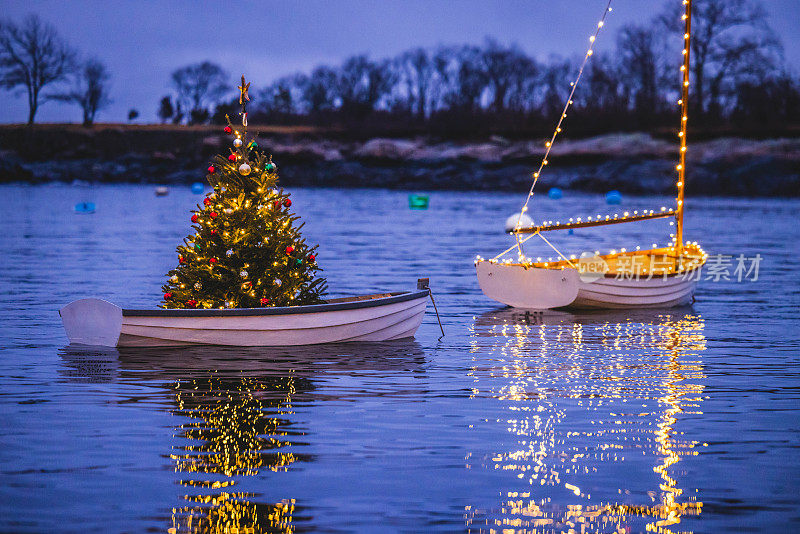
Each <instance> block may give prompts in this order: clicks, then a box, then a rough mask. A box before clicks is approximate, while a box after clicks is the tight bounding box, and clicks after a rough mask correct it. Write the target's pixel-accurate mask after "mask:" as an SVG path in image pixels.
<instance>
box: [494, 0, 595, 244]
mask: <svg viewBox="0 0 800 534" xmlns="http://www.w3.org/2000/svg"><path fill="white" fill-rule="evenodd" d="M610 11H611V0H608V3H607V4H606V9H605V10H604V11H603V16H602V17H601V18H600V22H598V23H597V29H596V30H595V32H594V35H593V36H592V37H591V38H590V39H589V49H588V50H587V51H586V56H584V58H583V63H581V68H580V69H579V70H578V76H577V77H576V78H575V81H574V82H572V90H571V91H570V93H569V97H568V98H567V102H566V104H564V110H563V111H562V112H561V116H560V117H559V119H558V123H557V124H556V129H555V130H554V131H553V135H552V136H551V137H550V141H549V142H547V143H546V145H545V146H546V149H545V152H544V157H543V158H542V162H541V163H540V164H539V169H538V170H537V171H536V172H534V173H533V183H532V184H531V188H530V190H529V191H528V197H527V198H526V199H525V204H523V206H522V209H521V210H520V211H519V217H517V224H516V225H515V226H514V227H515V228H517V229H518V228H519V227H520V221H522V215H523V214H524V213H525V212H526V211H528V204H529V203H530V201H531V197H532V196H533V188H534V187H536V182H538V181H539V175H540V174H541V172H542V169H543V168H544V166H545V165H547V157H548V156H549V155H550V150H551V149H552V148H553V143H555V140H556V136H557V135H558V134H559V132H561V123H563V122H564V119H565V118H567V110H568V109H569V106H570V105H571V104H572V96H573V95H574V94H575V89H577V87H578V82H579V81H580V80H581V76H582V75H583V69H584V68H585V67H586V64H587V63H588V61H589V58H590V57H591V55H592V54H593V53H594V52H593V48H594V43H595V41H596V40H597V36H598V35H599V34H600V29H601V28H602V27H603V25H604V24H605V21H606V15H608V13H609V12H610ZM534 235H535V234H534ZM516 239H517V244H516V246H517V247H518V248H519V254H520V255H521V256H522V255H524V253H523V251H522V246H521V245H522V243H524V242H525V241H527V239H526V240H525V241H520V238H519V234H516ZM551 246H552V245H551ZM513 249H514V247H511V249H509V250H513ZM506 252H508V251H506ZM503 254H505V252H504V253H503ZM501 256H502V254H501Z"/></svg>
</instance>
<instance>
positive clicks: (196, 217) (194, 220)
mask: <svg viewBox="0 0 800 534" xmlns="http://www.w3.org/2000/svg"><path fill="white" fill-rule="evenodd" d="M199 220H200V219H199V217H198V216H197V215H196V214H195V215H192V222H193V223H196V222H197V221H199Z"/></svg>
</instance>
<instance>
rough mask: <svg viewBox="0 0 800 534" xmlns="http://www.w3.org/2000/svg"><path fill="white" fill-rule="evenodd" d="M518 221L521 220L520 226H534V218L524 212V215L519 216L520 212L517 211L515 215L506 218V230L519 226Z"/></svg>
mask: <svg viewBox="0 0 800 534" xmlns="http://www.w3.org/2000/svg"><path fill="white" fill-rule="evenodd" d="M517 221H519V227H520V228H528V227H530V226H533V219H531V218H530V217H528V216H527V215H525V214H524V213H523V214H522V217H520V216H519V213H515V214H514V215H512V216H511V217H509V218H508V219H506V224H505V231H506V232H510V231H511V230H513V229H514V228H515V227H516V226H517Z"/></svg>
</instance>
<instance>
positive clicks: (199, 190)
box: [192, 182, 206, 195]
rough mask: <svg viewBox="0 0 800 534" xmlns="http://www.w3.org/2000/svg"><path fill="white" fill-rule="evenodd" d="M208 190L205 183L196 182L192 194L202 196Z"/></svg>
mask: <svg viewBox="0 0 800 534" xmlns="http://www.w3.org/2000/svg"><path fill="white" fill-rule="evenodd" d="M205 190H206V186H205V185H203V182H195V183H193V184H192V193H194V194H195V195H202V194H203V191H205Z"/></svg>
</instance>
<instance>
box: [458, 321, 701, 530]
mask: <svg viewBox="0 0 800 534" xmlns="http://www.w3.org/2000/svg"><path fill="white" fill-rule="evenodd" d="M702 330H703V321H702V319H701V318H700V317H699V316H697V315H693V314H677V315H676V314H672V315H670V314H663V315H660V314H638V315H637V314H633V315H631V314H630V313H628V314H617V315H614V314H604V315H600V316H597V315H583V316H581V315H571V314H558V313H557V312H556V313H555V314H549V315H544V316H543V315H537V314H530V313H528V314H525V313H524V312H522V313H520V312H519V311H514V312H512V311H501V312H495V313H492V314H487V315H486V316H484V317H481V318H478V319H477V320H476V323H475V327H474V332H473V341H472V345H473V347H472V348H473V352H474V353H475V354H476V356H475V361H476V366H475V367H474V369H473V376H474V377H475V384H476V385H475V388H474V390H473V395H474V396H476V397H477V396H490V397H494V398H497V399H500V400H502V401H505V402H507V403H508V404H507V406H508V417H507V419H506V420H503V421H497V423H501V424H503V425H505V426H506V428H507V429H508V431H509V432H511V433H512V434H513V435H515V436H516V437H517V446H516V447H515V449H514V450H505V451H498V452H496V453H495V454H493V455H491V457H490V458H489V457H486V458H468V461H469V462H470V464H471V465H475V464H479V466H480V467H483V468H486V469H498V470H500V471H501V472H507V473H508V475H509V478H510V482H509V483H508V487H509V490H508V491H506V492H505V495H504V500H503V501H502V502H501V503H500V506H499V507H498V508H497V509H494V510H483V509H481V510H477V509H474V508H473V507H472V506H467V508H466V510H465V519H466V523H467V527H468V530H470V531H479V532H480V531H486V530H504V529H505V530H509V531H514V532H555V531H565V530H573V529H574V530H576V531H581V532H625V531H631V529H632V530H634V531H641V530H646V531H650V532H663V533H669V532H673V530H672V529H673V528H678V527H676V525H679V524H680V523H681V521H682V519H685V518H687V517H689V516H693V515H699V514H700V513H701V511H702V502H698V501H697V499H696V495H695V493H697V492H698V491H699V490H698V489H695V490H693V491H692V492H688V491H687V490H686V488H681V487H680V484H679V481H678V477H679V474H680V473H681V471H680V470H679V469H678V466H677V465H676V464H678V463H679V462H681V460H682V459H683V458H684V457H685V456H690V455H697V454H698V452H697V447H698V446H700V445H701V444H700V443H698V442H696V441H689V440H684V439H681V432H680V431H679V430H678V428H679V426H680V425H679V423H680V421H679V419H683V420H685V419H686V418H688V417H691V415H692V414H699V413H702V412H700V411H699V404H700V402H701V401H702V391H703V387H704V386H703V385H702V382H701V381H702V379H703V378H705V376H704V375H703V369H702V364H701V362H700V361H699V358H698V353H700V352H701V351H703V350H705V338H704V336H703V335H702ZM487 350H489V351H490V354H491V355H492V356H491V358H490V359H488V360H486V359H485V356H481V354H484V355H485V354H486V352H487ZM498 354H499V356H498ZM482 360H483V361H482ZM498 360H499V361H498ZM648 472H649V473H650V474H648ZM653 475H656V477H657V478H656V477H654V476H653ZM681 531H685V529H681Z"/></svg>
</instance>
